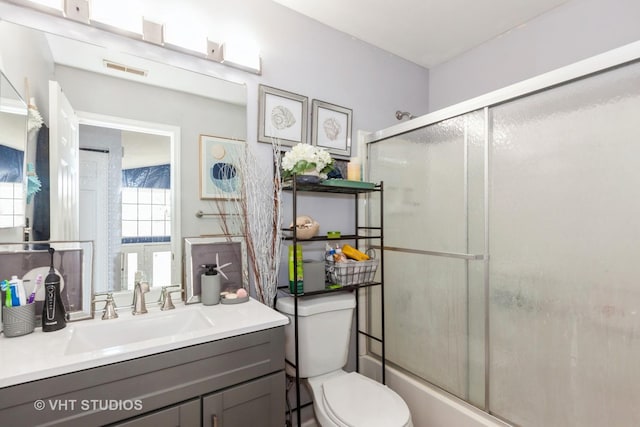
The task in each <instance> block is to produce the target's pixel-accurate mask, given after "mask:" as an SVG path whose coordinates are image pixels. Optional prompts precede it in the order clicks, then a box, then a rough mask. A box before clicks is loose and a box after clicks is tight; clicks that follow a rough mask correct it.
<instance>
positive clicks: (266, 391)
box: [202, 374, 285, 427]
mask: <svg viewBox="0 0 640 427" xmlns="http://www.w3.org/2000/svg"><path fill="white" fill-rule="evenodd" d="M284 389H285V379H284V377H283V376H282V375H279V374H274V375H270V376H268V377H265V378H261V379H259V380H255V381H251V382H249V383H246V384H242V385H240V386H236V387H233V388H231V389H228V390H224V391H221V392H219V393H213V394H210V395H208V396H205V397H203V398H202V425H203V426H210V427H249V426H256V427H257V426H279V427H281V426H283V425H284V420H283V418H282V417H283V414H282V410H281V406H282V405H281V403H282V402H281V401H279V400H281V399H283V398H284V396H283V395H282V394H281V393H280V391H281V390H284Z"/></svg>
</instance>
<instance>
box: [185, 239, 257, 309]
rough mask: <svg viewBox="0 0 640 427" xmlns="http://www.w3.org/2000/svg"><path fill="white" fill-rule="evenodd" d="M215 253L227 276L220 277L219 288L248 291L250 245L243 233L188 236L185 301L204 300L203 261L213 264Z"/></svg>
mask: <svg viewBox="0 0 640 427" xmlns="http://www.w3.org/2000/svg"><path fill="white" fill-rule="evenodd" d="M216 254H218V260H219V262H220V263H221V264H226V263H227V262H231V265H229V266H228V267H225V268H224V270H223V271H224V273H225V275H226V276H227V278H224V277H221V278H220V291H221V292H222V291H228V290H236V289H239V288H244V289H246V290H247V292H249V270H248V259H249V258H248V255H247V245H246V241H245V239H244V238H243V237H229V238H228V237H224V236H220V237H185V238H184V260H185V263H184V284H185V303H186V304H195V303H198V302H201V298H200V293H201V274H202V272H203V268H202V265H203V264H214V263H215V262H216V258H215V256H216Z"/></svg>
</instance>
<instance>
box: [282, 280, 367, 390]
mask: <svg viewBox="0 0 640 427" xmlns="http://www.w3.org/2000/svg"><path fill="white" fill-rule="evenodd" d="M294 303H295V301H294V298H293V297H284V298H278V301H277V302H276V309H277V310H278V311H280V312H281V313H283V314H284V315H286V316H287V317H288V318H289V324H288V325H287V326H285V356H286V358H287V360H288V361H289V362H291V363H295V360H296V358H295V330H294V328H295V322H296V319H295V316H294V313H295V311H294V310H295V305H294ZM355 305H356V300H355V295H354V294H353V293H350V292H338V293H335V294H330V295H327V294H325V295H316V296H311V297H298V356H299V360H298V365H299V366H298V372H299V373H298V375H300V377H301V378H309V377H315V376H318V375H322V374H327V373H329V372H332V371H336V370H339V369H342V367H343V366H344V365H346V363H347V356H348V355H349V339H350V336H351V322H352V319H353V308H354V307H355Z"/></svg>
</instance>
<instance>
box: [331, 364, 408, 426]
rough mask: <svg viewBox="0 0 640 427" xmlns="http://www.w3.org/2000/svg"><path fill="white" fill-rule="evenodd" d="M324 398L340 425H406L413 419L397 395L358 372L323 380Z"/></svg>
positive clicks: (334, 420) (332, 416) (333, 419)
mask: <svg viewBox="0 0 640 427" xmlns="http://www.w3.org/2000/svg"><path fill="white" fill-rule="evenodd" d="M322 400H323V404H324V407H325V409H326V413H327V416H328V417H329V418H330V419H331V421H333V422H334V423H336V424H337V425H338V426H341V427H365V426H366V427H396V426H397V427H403V426H405V425H407V424H409V422H410V419H411V415H410V413H409V408H408V407H407V405H406V403H405V402H404V400H402V398H401V397H400V396H398V394H396V393H395V392H394V391H393V390H391V389H390V388H389V387H387V386H384V385H382V384H380V383H378V382H376V381H373V380H371V379H369V378H367V377H365V376H363V375H360V374H358V373H356V372H351V373H348V374H346V375H339V376H335V377H333V378H330V379H328V380H326V381H325V382H323V384H322Z"/></svg>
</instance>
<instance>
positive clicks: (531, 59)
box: [429, 0, 640, 111]
mask: <svg viewBox="0 0 640 427" xmlns="http://www.w3.org/2000/svg"><path fill="white" fill-rule="evenodd" d="M639 22H640V2H639V1H638V0H569V1H568V2H567V3H565V4H563V5H561V6H559V7H557V8H556V9H553V10H551V11H549V12H548V13H545V14H543V15H541V16H539V17H538V18H536V19H534V20H532V21H530V22H528V23H527V24H526V25H523V26H521V27H519V28H516V29H514V30H512V31H510V32H508V33H505V34H503V35H502V36H501V37H498V38H496V39H493V40H491V41H489V42H487V43H484V44H482V45H480V46H478V47H476V48H475V49H472V50H470V51H468V52H466V53H465V54H462V55H460V56H458V57H456V58H454V59H452V60H450V61H448V62H446V63H444V64H441V65H439V66H437V67H434V68H432V69H431V70H430V74H429V111H435V110H439V109H441V108H444V107H447V106H449V105H452V104H455V103H458V102H461V101H464V100H467V99H470V98H473V97H476V96H479V95H482V94H485V93H487V92H490V91H493V90H495V89H499V88H502V87H504V86H508V85H510V84H512V83H515V82H518V81H521V80H525V79H527V78H530V77H534V76H536V75H539V74H542V73H544V72H547V71H551V70H554V69H556V68H559V67H562V66H565V65H568V64H571V63H573V62H576V61H579V60H581V59H585V58H588V57H590V56H593V55H597V54H599V53H602V52H605V51H607V50H610V49H613V48H616V47H619V46H622V45H625V44H627V43H631V42H633V41H636V40H639V39H640V25H639V24H638V23H639Z"/></svg>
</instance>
